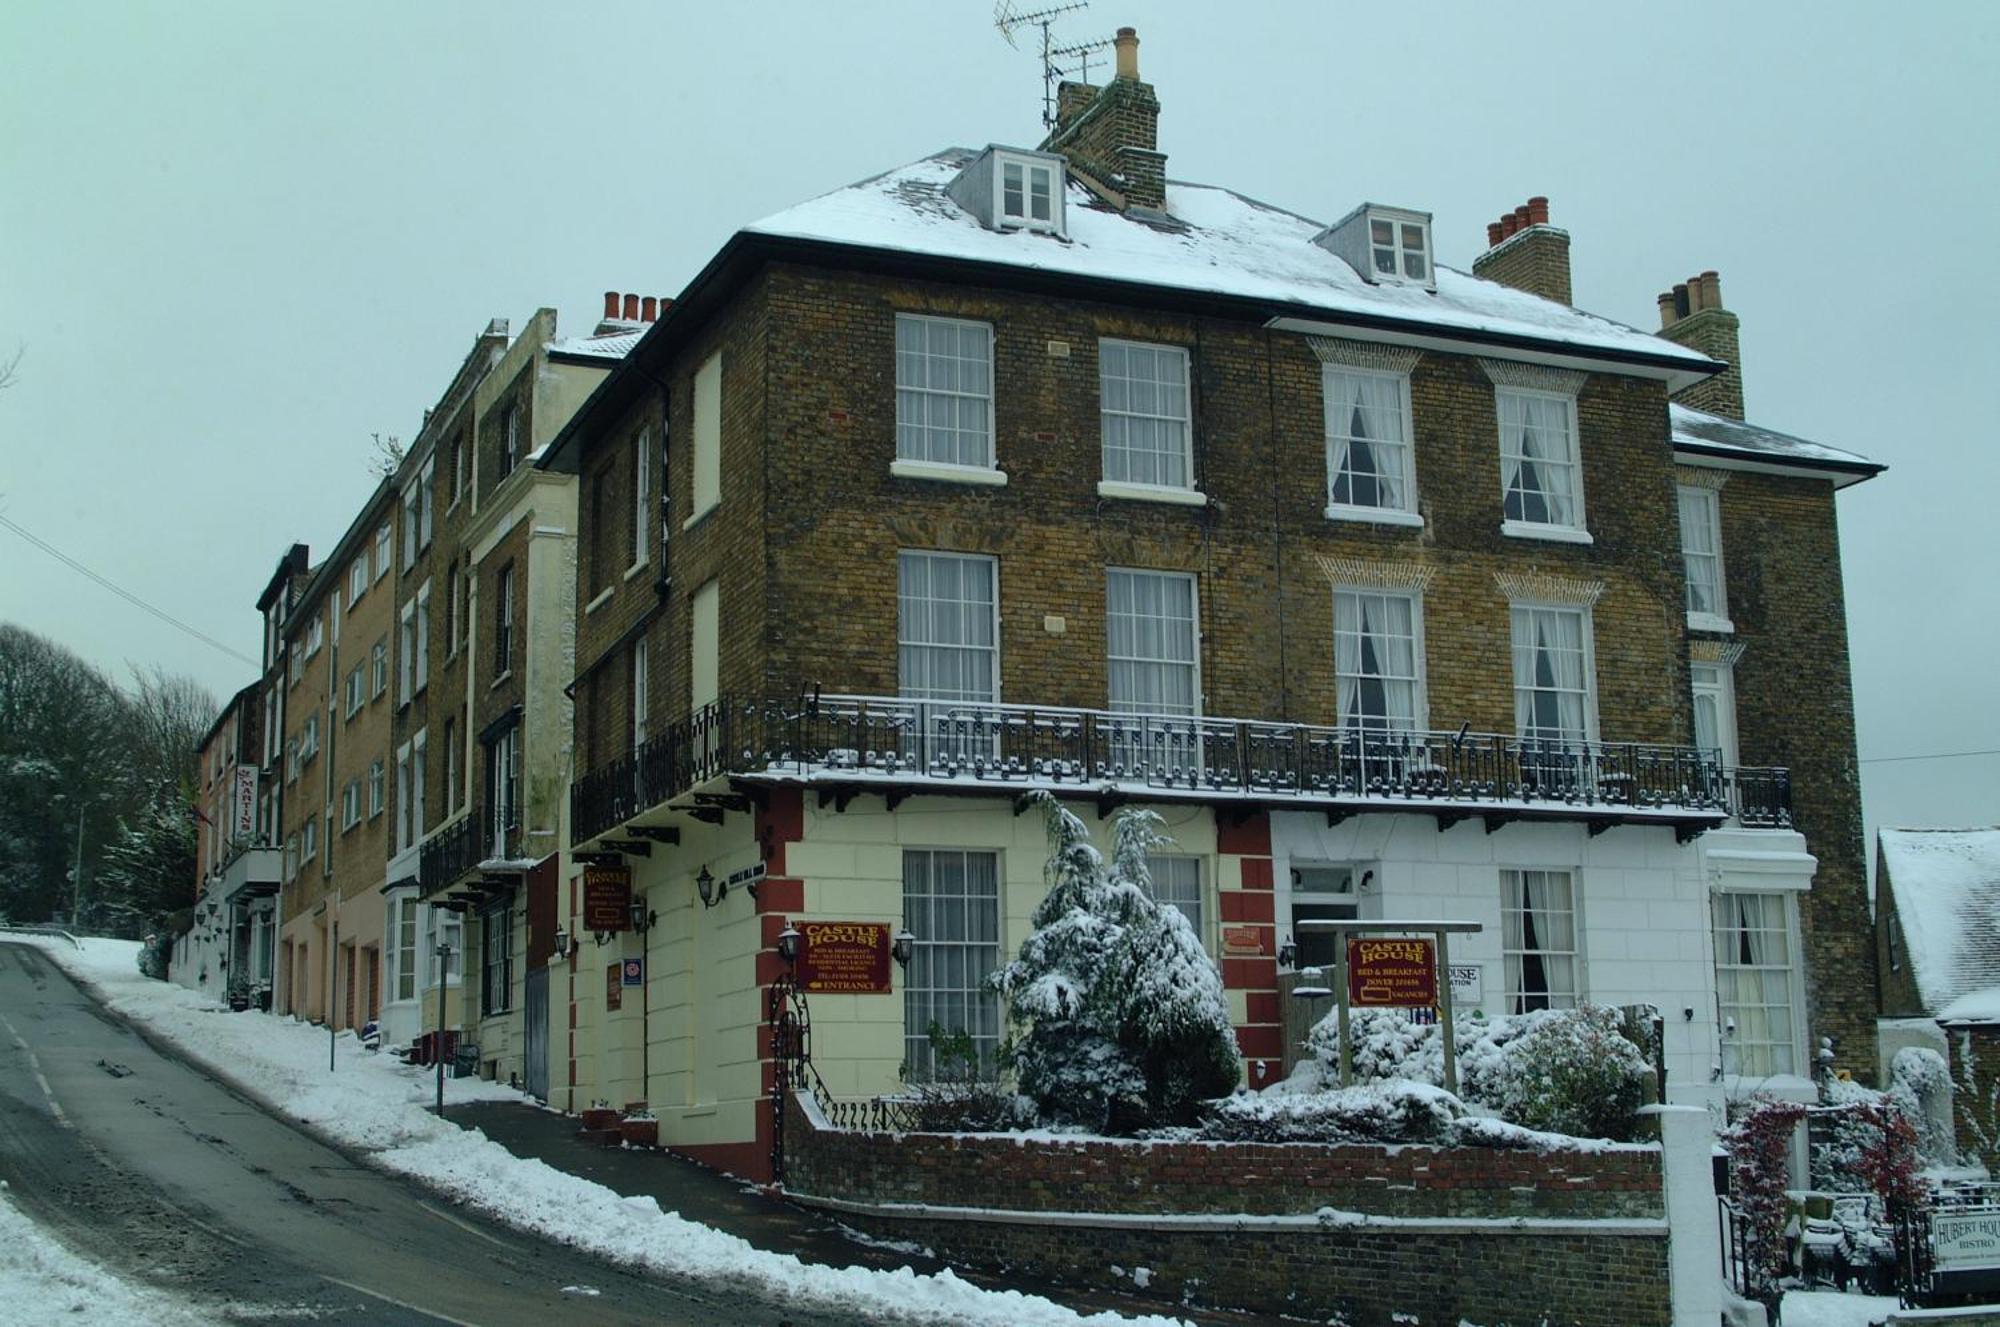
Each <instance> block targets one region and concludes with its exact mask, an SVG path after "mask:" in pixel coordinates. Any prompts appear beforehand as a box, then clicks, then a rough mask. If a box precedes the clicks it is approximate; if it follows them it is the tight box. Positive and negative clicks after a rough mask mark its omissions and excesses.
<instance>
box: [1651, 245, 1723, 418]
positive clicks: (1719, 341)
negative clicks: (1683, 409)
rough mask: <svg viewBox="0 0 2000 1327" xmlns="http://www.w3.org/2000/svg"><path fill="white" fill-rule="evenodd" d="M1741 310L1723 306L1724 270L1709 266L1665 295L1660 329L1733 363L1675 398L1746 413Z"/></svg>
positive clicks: (1708, 408) (1671, 337) (1699, 406)
mask: <svg viewBox="0 0 2000 1327" xmlns="http://www.w3.org/2000/svg"><path fill="white" fill-rule="evenodd" d="M1740 330H1741V329H1740V327H1739V324H1738V323H1737V321H1736V315H1735V314H1733V313H1731V312H1730V311H1729V310H1728V309H1726V308H1724V307H1723V306H1722V276H1721V274H1720V273H1718V272H1717V271H1715V270H1714V269H1713V268H1710V269H1709V270H1708V271H1706V272H1702V273H1700V274H1699V275H1697V276H1691V277H1689V278H1688V279H1687V280H1686V281H1684V282H1682V283H1680V284H1679V285H1676V286H1675V287H1674V288H1673V289H1672V290H1670V291H1663V292H1662V293H1661V295H1660V335H1661V336H1664V337H1665V338H1667V340H1669V341H1675V342H1678V343H1680V344H1681V345H1684V346H1686V347H1687V348H1688V349H1689V350H1696V351H1699V352H1701V353H1702V354H1704V355H1707V356H1708V357H1709V358H1710V359H1719V360H1721V361H1722V362H1723V363H1725V364H1727V365H1728V366H1729V367H1728V368H1726V369H1724V370H1723V371H1722V372H1720V373H1718V374H1716V375H1715V376H1714V377H1713V378H1709V379H1707V380H1705V381H1703V382H1698V383H1696V384H1695V385H1694V386H1692V387H1689V388H1685V389H1684V390H1682V391H1680V392H1677V393H1675V395H1674V400H1676V401H1678V402H1680V403H1681V404H1682V405H1685V406H1692V407H1693V408H1694V409H1696V410H1706V411H1707V412H1708V413H1709V414H1711V415H1721V416H1723V417H1724V418H1725V419H1741V418H1743V367H1742V360H1743V355H1742V351H1741V349H1740V348H1739V343H1740V337H1739V332H1740Z"/></svg>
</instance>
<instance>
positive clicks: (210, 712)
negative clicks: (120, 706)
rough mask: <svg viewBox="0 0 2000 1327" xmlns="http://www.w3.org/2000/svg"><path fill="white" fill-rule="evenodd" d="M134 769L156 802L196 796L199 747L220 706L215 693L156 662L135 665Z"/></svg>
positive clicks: (133, 687) (133, 686) (133, 672)
mask: <svg viewBox="0 0 2000 1327" xmlns="http://www.w3.org/2000/svg"><path fill="white" fill-rule="evenodd" d="M132 708H133V710H134V716H133V717H134V718H135V719H136V721H137V722H136V724H135V732H134V733H133V743H132V744H133V751H132V765H133V773H134V774H135V776H136V777H137V778H138V780H139V782H140V785H141V787H142V788H143V789H145V790H146V791H147V792H148V793H150V794H151V797H152V800H153V802H154V804H155V805H161V804H166V803H167V802H168V801H169V799H174V800H177V801H180V802H192V800H193V797H192V794H193V791H194V788H195V781H196V778H197V777H198V775H199V773H200V769H199V766H198V764H197V761H198V755H197V751H196V748H197V747H198V746H199V744H200V742H201V739H202V736H203V735H204V734H205V733H207V732H208V726H209V724H211V723H212V722H214V720H215V716H216V713H217V712H218V710H219V708H220V707H219V706H218V705H217V703H216V699H215V696H214V694H213V693H211V692H210V691H209V689H208V688H207V687H205V686H203V685H202V684H201V683H199V682H197V681H195V680H194V679H193V678H191V677H188V676H186V675H184V674H180V673H169V672H168V671H167V670H166V669H164V668H161V667H159V666H158V665H153V666H150V667H145V668H141V667H137V666H135V667H134V668H133V669H132Z"/></svg>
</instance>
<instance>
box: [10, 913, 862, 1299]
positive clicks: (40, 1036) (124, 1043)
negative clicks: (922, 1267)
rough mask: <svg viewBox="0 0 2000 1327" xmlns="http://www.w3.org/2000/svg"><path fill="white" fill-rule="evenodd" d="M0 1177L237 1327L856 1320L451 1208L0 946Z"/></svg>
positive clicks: (134, 1269)
mask: <svg viewBox="0 0 2000 1327" xmlns="http://www.w3.org/2000/svg"><path fill="white" fill-rule="evenodd" d="M0 1179H4V1180H5V1181H6V1182H7V1183H8V1185H9V1186H10V1189H9V1196H10V1197H11V1198H12V1199H13V1200H14V1201H15V1202H16V1203H17V1204H18V1205H19V1206H20V1207H21V1208H22V1209H23V1210H25V1211H26V1212H27V1214H28V1215H29V1216H30V1217H32V1218H33V1219H35V1220H36V1221H37V1222H39V1223H41V1224H42V1225H44V1226H47V1227H50V1228H52V1229H54V1230H55V1231H56V1232H57V1233H58V1234H59V1235H60V1236H61V1237H62V1239H63V1240H64V1241H65V1242H66V1243H68V1244H69V1245H71V1247H73V1248H76V1249H78V1250H79V1251H81V1252H84V1253H86V1254H88V1255H89V1256H91V1257H93V1258H95V1259H96V1260H97V1261H99V1262H102V1263H105V1264H107V1265H109V1266H110V1267H113V1268H115V1269H118V1270H120V1271H123V1272H126V1273H129V1274H132V1275H133V1276H134V1278H135V1279H138V1280H142V1281H144V1282H147V1283H149V1284H151V1285H153V1286H156V1287H160V1288H163V1289H165V1290H167V1291H168V1292H169V1293H172V1294H175V1295H178V1296H180V1297H182V1298H185V1299H186V1300H187V1301H189V1302H190V1304H195V1305H208V1306H211V1307H212V1308H213V1309H214V1311H215V1314H216V1316H217V1317H221V1316H222V1308H223V1306H228V1316H229V1319H230V1320H231V1321H236V1322H245V1323H287V1324H293V1323H297V1322H299V1321H301V1320H310V1321H321V1322H327V1323H334V1324H339V1323H391V1324H402V1323H412V1324H431V1323H450V1324H460V1325H461V1327H469V1325H475V1324H476V1327H517V1325H518V1327H528V1325H529V1324H532V1325H533V1327H546V1325H547V1324H556V1323H560V1324H569V1323H580V1324H581V1323H608V1324H628V1323H629V1324H639V1323H645V1324H649V1325H657V1324H668V1323H700V1324H707V1323H717V1324H732V1325H734V1324H740V1325H741V1327H779V1325H780V1324H791V1327H858V1325H859V1324H862V1323H865V1322H867V1321H869V1319H868V1318H867V1317H865V1316H851V1315H840V1314H828V1313H818V1312H802V1311H800V1310H798V1309H795V1308H791V1307H789V1306H784V1305H779V1304H776V1303H774V1302H772V1300H771V1299H770V1298H769V1297H768V1296H766V1295H764V1294H762V1293H759V1292H758V1291H756V1290H754V1289H752V1288H750V1287H748V1286H730V1285H726V1284H716V1283H712V1282H705V1281H692V1280H687V1281H681V1280H670V1279H667V1278H664V1277H659V1276H655V1275H640V1274H637V1273H634V1272H631V1271H626V1270H621V1269H620V1268H618V1267H616V1266H614V1265H612V1264H610V1263H607V1262H604V1261H601V1260H599V1259H597V1258H594V1257H591V1256H589V1255H587V1254H583V1253H579V1252H576V1251H574V1250H571V1249H568V1248H564V1247H562V1246H560V1245H556V1244H549V1243H544V1242H542V1241H539V1240H535V1239H533V1238H531V1237H529V1236H526V1235H523V1234H520V1233H518V1232H516V1231H513V1230H509V1229H507V1228H506V1227H504V1226H499V1225H495V1224H493V1223H492V1222H489V1221H485V1220H482V1219H481V1218H480V1217H478V1216H476V1215H474V1214H472V1213H469V1212H466V1211H463V1210H460V1209H455V1208H453V1207H452V1206H451V1205H450V1204H449V1203H448V1202H447V1201H446V1200H445V1199H442V1198H439V1197H437V1196H435V1195H432V1194H430V1193H428V1192H427V1191H425V1190H423V1189H421V1188H419V1187H417V1186H416V1185H414V1184H412V1183H409V1182H407V1181H404V1180H401V1179H398V1178H396V1177H393V1176H389V1175H385V1174H382V1173H380V1172H378V1171H375V1170H371V1169H369V1168H368V1167H366V1166H362V1165H359V1164H357V1163H356V1162H355V1161H354V1160H352V1159H351V1158H349V1157H347V1156H344V1155H342V1154H341V1153H339V1152H337V1151H335V1150H333V1149H332V1148H330V1147H328V1146H327V1145H325V1144H324V1143H321V1142H319V1141H318V1140H317V1139H315V1138H313V1137H311V1136H310V1135H308V1134H306V1133H303V1132H301V1131H300V1130H299V1129H297V1128H295V1127H294V1126H292V1125H290V1124H287V1123H286V1122H284V1121H283V1120H280V1119H278V1118H276V1117H274V1116H273V1115H271V1114H270V1113H269V1112H267V1111H266V1110H264V1109H263V1108H262V1107H260V1106H258V1105H257V1104H255V1103H254V1102H252V1101H250V1100H249V1099H247V1098H245V1097H242V1096H239V1095H238V1094H236V1093H235V1092H234V1091H232V1090H231V1089H230V1088H229V1087H227V1086H226V1085H224V1084H222V1083H219V1082H217V1081H216V1080H214V1079H212V1078H209V1077H207V1076H205V1075H204V1074H203V1073H202V1072H201V1071H200V1070H198V1069H195V1068H192V1067H190V1066H188V1065H186V1064H184V1063H182V1062H181V1061H179V1060H177V1059H174V1058H172V1057H171V1056H168V1055H165V1054H162V1053H161V1052H160V1051H157V1050H155V1049H154V1048H153V1047H152V1045H150V1044H149V1043H148V1042H147V1041H146V1040H144V1039H143V1038H141V1037H140V1036H139V1035H138V1034H137V1033H135V1032H133V1031H132V1030H131V1029H130V1028H128V1027H127V1026H126V1025H125V1024H123V1023H122V1022H120V1021H119V1020H117V1019H115V1018H113V1017H111V1016H110V1015H109V1014H107V1013H105V1012H104V1011H103V1010H102V1009H101V1008H100V1007H99V1006H98V1005H97V1003H96V1002H95V1001H93V1000H92V999H91V998H90V997H89V996H87V995H85V994H84V993H83V992H82V991H81V990H79V989H78V988H77V987H76V985H75V984H74V983H72V982H71V981H70V979H69V978H68V976H66V975H65V974H64V973H63V971H62V969H61V968H59V967H57V966H56V965H55V964H54V963H53V962H51V961H50V960H49V959H48V958H47V957H46V956H44V955H43V954H42V953H41V952H40V951H39V950H37V949H34V948H32V947H29V946H26V945H17V944H7V943H4V942H0ZM591 1291H594V1292H596V1293H594V1294H593V1293H589V1292H591ZM0 1316H4V1315H0Z"/></svg>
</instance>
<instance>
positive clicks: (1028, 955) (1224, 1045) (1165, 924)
mask: <svg viewBox="0 0 2000 1327" xmlns="http://www.w3.org/2000/svg"><path fill="white" fill-rule="evenodd" d="M1039 797H1040V800H1041V802H1042V805H1043V809H1044V812H1045V813H1046V815H1047V818H1048V829H1049V846H1050V855H1049V862H1048V866H1047V868H1046V872H1045V874H1046V877H1047V879H1048V882H1049V890H1048V894H1047V895H1046V896H1045V897H1044V898H1043V899H1042V902H1041V904H1040V905H1039V906H1038V907H1037V908H1036V909H1035V914H1034V918H1033V921H1034V929H1033V930H1032V931H1031V932H1030V933H1029V935H1028V938H1027V939H1026V940H1024V941H1023V942H1022V944H1021V950H1020V952H1019V954H1017V955H1016V956H1015V958H1014V960H1013V961H1012V962H1010V963H1009V964H1007V966H1006V967H1004V968H1002V969H1001V970H1000V971H999V972H998V973H996V974H995V977H994V984H995V985H996V986H997V987H998V988H999V990H1000V991H1001V992H1002V993H1003V994H1005V995H1006V997H1007V1000H1008V1007H1007V1017H1008V1020H1009V1022H1010V1023H1012V1024H1013V1027H1014V1031H1015V1035H1014V1038H1013V1041H1012V1043H1011V1045H1010V1047H1009V1049H1008V1051H1007V1052H1006V1055H1005V1057H1004V1058H1005V1061H1006V1063H1007V1064H1008V1065H1009V1067H1011V1068H1012V1069H1013V1071H1014V1074H1015V1078H1016V1081H1017V1082H1018V1083H1019V1085H1020V1089H1021V1091H1022V1093H1024V1094H1025V1095H1026V1096H1028V1097H1029V1098H1031V1099H1032V1100H1033V1101H1034V1102H1035V1104H1036V1106H1037V1107H1038V1108H1039V1110H1040V1111H1041V1113H1042V1116H1043V1118H1044V1119H1045V1120H1047V1121H1048V1122H1050V1123H1055V1124H1067V1125H1075V1126H1079V1127H1081V1128H1085V1129H1089V1130H1093V1131H1103V1130H1106V1129H1110V1130H1113V1131H1116V1132H1131V1131H1134V1130H1137V1129H1142V1128H1148V1127H1157V1126H1162V1125H1174V1124H1186V1123H1190V1122H1192V1120H1193V1118H1194V1116H1195V1113H1196V1111H1197V1109H1198V1107H1199V1105H1200V1103H1201V1102H1203V1101H1205V1100H1207V1099H1209V1098H1212V1097H1217V1096H1221V1095H1222V1094H1223V1093H1226V1092H1228V1091H1229V1090H1230V1089H1231V1088H1233V1087H1235V1086H1236V1081H1237V1067H1236V1040H1235V1034H1234V1032H1233V1030H1232V1028H1231V1026H1230V1022H1229V1014H1228V1009H1227V1007H1226V1005H1225V1004H1224V1002H1223V997H1222V976H1221V973H1220V972H1218V971H1217V969H1216V967H1215V964H1214V962H1213V961H1212V960H1210V959H1209V957H1208V956H1207V955H1206V954H1204V953H1203V952H1202V950H1201V944H1200V941H1199V940H1197V939H1196V937H1195V934H1194V930H1193V928H1192V927H1190V926H1189V925H1188V921H1187V918H1185V917H1183V916H1182V915H1181V913H1180V911H1179V910H1178V909H1176V908H1173V907H1169V906H1165V905H1162V904H1161V903H1160V902H1159V901H1158V900H1156V899H1155V898H1154V897H1153V889H1152V875H1151V872H1150V871H1149V870H1148V869H1147V867H1146V854H1147V853H1149V852H1151V851H1153V850H1154V849H1155V848H1157V847H1158V846H1159V845H1160V844H1161V843H1162V842H1163V841H1164V840H1163V839H1162V838H1161V835H1160V832H1159V826H1160V818H1159V816H1158V814H1156V813H1155V812H1152V811H1147V810H1144V809H1141V808H1137V807H1129V808H1127V809H1125V810H1124V811H1121V812H1120V813H1119V814H1118V816H1117V818H1116V820H1115V821H1114V823H1113V837H1114V841H1115V848H1114V853H1113V860H1112V862H1111V864H1110V866H1109V867H1108V868H1107V866H1106V864H1105V862H1104V859H1103V857H1102V855H1100V854H1099V853H1098V851H1097V850H1096V849H1095V848H1094V847H1092V846H1091V844H1090V841H1089V831H1088V830H1087V829H1086V828H1085V827H1084V824H1083V822H1082V821H1080V820H1078V819H1077V818H1076V817H1075V816H1074V815H1072V814H1070V813H1069V812H1068V811H1066V810H1064V809H1063V807H1062V805H1061V803H1059V802H1057V801H1056V800H1055V798H1053V797H1051V796H1049V795H1048V794H1046V793H1044V794H1040V795H1039Z"/></svg>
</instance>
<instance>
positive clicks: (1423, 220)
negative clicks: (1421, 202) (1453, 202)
mask: <svg viewBox="0 0 2000 1327" xmlns="http://www.w3.org/2000/svg"><path fill="white" fill-rule="evenodd" d="M1313 243H1315V244H1317V245H1319V246H1320V247H1321V248H1322V249H1326V250H1328V251H1329V252H1332V253H1336V254H1338V255H1340V256H1341V257H1342V258H1345V259H1346V260H1347V262H1348V264H1349V266H1351V267H1353V268H1354V270H1355V271H1356V272H1358V273H1360V275H1361V278H1362V280H1364V281H1368V282H1371V283H1374V284H1376V285H1384V286H1421V287H1423V288H1424V289H1425V290H1436V289H1437V269H1436V268H1435V267H1434V266H1433V265H1432V263H1431V214H1430V213H1428V212H1413V211H1411V210H1410V209H1408V208H1404V207H1383V206H1382V205H1380V204H1379V203H1363V204H1362V205H1361V206H1360V207H1357V208H1355V209H1354V210H1353V211H1352V212H1349V213H1348V214H1347V215H1346V216H1344V217H1342V218H1341V219H1340V220H1338V221H1336V222H1334V223H1333V224H1332V225H1331V226H1328V227H1327V228H1326V229H1325V230H1323V231H1321V232H1320V233H1319V234H1318V235H1316V236H1314V237H1313Z"/></svg>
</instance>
